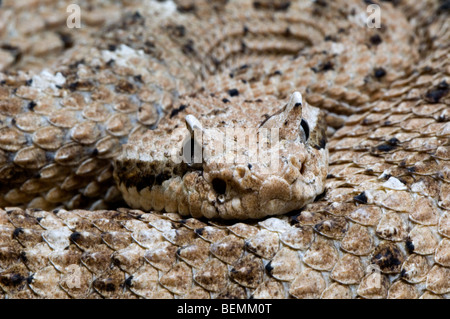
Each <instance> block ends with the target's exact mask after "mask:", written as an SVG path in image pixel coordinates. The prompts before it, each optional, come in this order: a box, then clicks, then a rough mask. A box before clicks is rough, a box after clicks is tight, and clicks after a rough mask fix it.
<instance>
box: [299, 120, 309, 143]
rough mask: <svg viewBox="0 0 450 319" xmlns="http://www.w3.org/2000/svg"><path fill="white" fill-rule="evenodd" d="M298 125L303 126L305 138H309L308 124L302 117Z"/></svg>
mask: <svg viewBox="0 0 450 319" xmlns="http://www.w3.org/2000/svg"><path fill="white" fill-rule="evenodd" d="M300 126H301V127H302V128H303V132H305V140H306V141H307V140H308V139H309V125H308V122H306V121H305V120H304V119H302V121H301V123H300Z"/></svg>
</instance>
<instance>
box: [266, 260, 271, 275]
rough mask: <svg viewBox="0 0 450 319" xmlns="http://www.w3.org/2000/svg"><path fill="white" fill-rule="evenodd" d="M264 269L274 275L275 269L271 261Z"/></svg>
mask: <svg viewBox="0 0 450 319" xmlns="http://www.w3.org/2000/svg"><path fill="white" fill-rule="evenodd" d="M264 268H265V269H266V271H267V273H268V274H270V275H272V270H273V267H272V262H271V261H270V262H269V263H267V265H266V267H264Z"/></svg>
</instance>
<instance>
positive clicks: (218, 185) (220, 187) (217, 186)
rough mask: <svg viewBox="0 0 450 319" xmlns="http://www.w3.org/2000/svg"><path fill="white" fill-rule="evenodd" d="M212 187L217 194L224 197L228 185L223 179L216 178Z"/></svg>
mask: <svg viewBox="0 0 450 319" xmlns="http://www.w3.org/2000/svg"><path fill="white" fill-rule="evenodd" d="M212 187H213V188H214V190H215V191H216V193H218V194H222V195H223V194H225V192H226V190H227V183H226V182H225V181H224V180H223V179H220V178H214V179H213V180H212Z"/></svg>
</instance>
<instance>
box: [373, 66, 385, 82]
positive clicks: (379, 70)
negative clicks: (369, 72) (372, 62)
mask: <svg viewBox="0 0 450 319" xmlns="http://www.w3.org/2000/svg"><path fill="white" fill-rule="evenodd" d="M373 75H374V76H375V77H376V78H377V79H381V78H382V77H384V76H385V75H386V70H385V69H383V68H375V69H374V70H373Z"/></svg>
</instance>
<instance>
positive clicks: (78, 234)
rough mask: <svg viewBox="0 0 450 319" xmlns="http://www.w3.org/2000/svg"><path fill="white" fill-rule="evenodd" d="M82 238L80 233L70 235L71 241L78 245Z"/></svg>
mask: <svg viewBox="0 0 450 319" xmlns="http://www.w3.org/2000/svg"><path fill="white" fill-rule="evenodd" d="M80 238H81V234H80V233H79V232H77V231H76V232H73V233H72V234H71V235H70V240H72V241H73V242H74V243H76V242H77V241H78V240H79V239H80Z"/></svg>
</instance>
